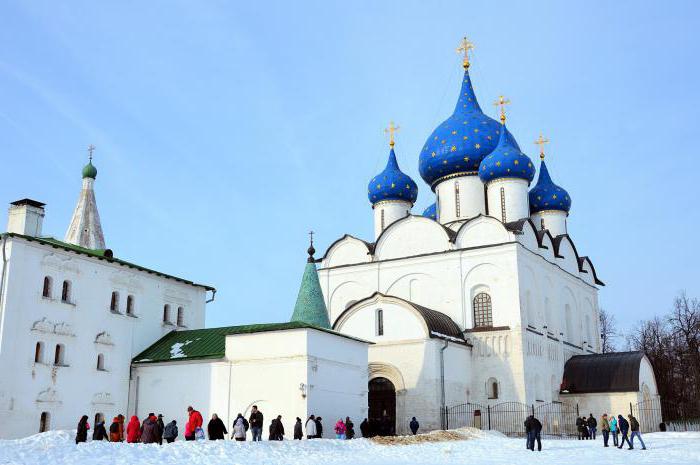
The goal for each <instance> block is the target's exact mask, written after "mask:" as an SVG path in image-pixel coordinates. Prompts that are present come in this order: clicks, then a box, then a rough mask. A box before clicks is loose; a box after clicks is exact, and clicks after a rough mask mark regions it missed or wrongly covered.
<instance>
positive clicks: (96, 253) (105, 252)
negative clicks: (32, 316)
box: [0, 233, 216, 291]
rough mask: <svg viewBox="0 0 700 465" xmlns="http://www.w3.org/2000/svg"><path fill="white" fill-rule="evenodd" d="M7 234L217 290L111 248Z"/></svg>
mask: <svg viewBox="0 0 700 465" xmlns="http://www.w3.org/2000/svg"><path fill="white" fill-rule="evenodd" d="M2 236H6V237H19V238H21V239H25V240H27V241H30V242H38V243H39V244H44V245H50V246H52V247H58V248H61V249H63V250H68V251H71V252H76V253H79V254H83V255H87V256H90V257H95V258H97V259H100V260H106V261H108V262H110V263H117V264H119V265H123V266H127V267H129V268H134V269H137V270H139V271H145V272H146V273H150V274H154V275H157V276H160V277H163V278H167V279H174V280H175V281H179V282H181V283H185V284H189V285H191V286H197V287H203V288H204V289H206V290H208V291H216V289H215V288H213V287H212V286H208V285H206V284H198V283H195V282H193V281H189V280H187V279H183V278H178V277H177V276H173V275H169V274H166V273H161V272H160V271H156V270H152V269H150V268H146V267H143V266H140V265H136V264H134V263H130V262H127V261H125V260H120V259H118V258H114V257H113V256H112V251H111V250H110V249H87V248H85V247H80V246H79V245H75V244H69V243H67V242H63V241H59V240H58V239H54V238H53V237H34V236H25V235H23V234H17V233H1V234H0V237H2Z"/></svg>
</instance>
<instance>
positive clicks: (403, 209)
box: [372, 200, 413, 240]
mask: <svg viewBox="0 0 700 465" xmlns="http://www.w3.org/2000/svg"><path fill="white" fill-rule="evenodd" d="M412 206H413V205H412V204H411V202H406V201H404V200H382V201H380V202H377V203H375V204H374V205H373V206H372V209H373V210H374V239H375V240H376V239H377V238H378V237H379V235H380V234H381V233H382V231H384V230H385V229H386V228H387V227H388V226H389V225H390V224H391V223H393V222H395V221H398V220H400V219H401V218H405V217H406V216H408V215H410V214H411V207H412Z"/></svg>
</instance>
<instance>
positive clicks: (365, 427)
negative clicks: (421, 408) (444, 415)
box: [360, 417, 418, 438]
mask: <svg viewBox="0 0 700 465" xmlns="http://www.w3.org/2000/svg"><path fill="white" fill-rule="evenodd" d="M413 419H414V420H415V419H416V417H413ZM417 424H418V422H417V421H416V425H417ZM411 431H413V430H411ZM416 431H418V428H416ZM360 434H361V435H362V437H363V438H368V437H369V422H368V421H367V419H366V418H365V419H364V420H362V423H360ZM414 434H415V433H414Z"/></svg>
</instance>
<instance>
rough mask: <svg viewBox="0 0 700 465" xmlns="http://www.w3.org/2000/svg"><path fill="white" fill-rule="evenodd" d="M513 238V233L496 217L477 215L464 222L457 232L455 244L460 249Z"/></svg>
mask: <svg viewBox="0 0 700 465" xmlns="http://www.w3.org/2000/svg"><path fill="white" fill-rule="evenodd" d="M512 240H513V235H512V234H511V233H510V232H508V230H507V229H506V228H505V226H503V223H501V222H500V221H498V220H497V219H496V218H493V217H491V216H486V215H479V216H475V217H474V218H471V219H470V220H468V221H467V222H465V223H464V224H463V225H462V227H461V228H459V231H458V232H457V238H456V239H455V244H456V246H457V247H458V248H460V249H466V248H469V247H478V246H483V245H490V244H501V243H503V242H510V241H512Z"/></svg>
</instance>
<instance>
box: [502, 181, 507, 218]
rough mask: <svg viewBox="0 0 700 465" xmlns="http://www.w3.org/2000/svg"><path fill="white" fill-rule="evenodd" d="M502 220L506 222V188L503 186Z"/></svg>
mask: <svg viewBox="0 0 700 465" xmlns="http://www.w3.org/2000/svg"><path fill="white" fill-rule="evenodd" d="M501 221H502V222H504V223H505V222H506V190H505V189H504V188H502V187H501Z"/></svg>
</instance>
